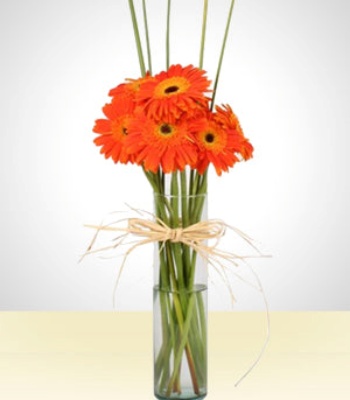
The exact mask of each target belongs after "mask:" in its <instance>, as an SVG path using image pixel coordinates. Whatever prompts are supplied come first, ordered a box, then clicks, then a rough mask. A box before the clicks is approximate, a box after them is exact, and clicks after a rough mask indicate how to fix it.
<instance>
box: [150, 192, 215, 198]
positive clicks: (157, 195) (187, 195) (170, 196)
mask: <svg viewBox="0 0 350 400" xmlns="http://www.w3.org/2000/svg"><path fill="white" fill-rule="evenodd" d="M207 194H208V193H207V192H205V193H198V194H185V195H183V194H177V195H175V194H165V193H156V192H155V193H154V197H167V198H177V199H179V198H184V197H185V198H191V197H192V198H195V197H197V198H198V197H206V196H207Z"/></svg>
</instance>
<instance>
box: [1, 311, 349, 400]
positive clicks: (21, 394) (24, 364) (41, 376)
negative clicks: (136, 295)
mask: <svg viewBox="0 0 350 400" xmlns="http://www.w3.org/2000/svg"><path fill="white" fill-rule="evenodd" d="M265 334H266V321H265V314H264V313H260V312H211V313H209V347H208V349H209V375H208V386H209V388H208V391H209V394H208V396H207V399H208V400H210V399H211V400H214V399H215V400H218V399H225V400H226V399H228V400H230V399H237V400H241V399H259V400H260V399H269V400H274V399H278V400H282V399H283V400H289V399H293V400H295V399H299V400H304V399H305V400H308V399H318V400H319V399H329V400H343V399H344V400H345V399H347V400H348V399H350V312H272V313H271V339H270V342H269V345H268V347H267V349H266V352H265V353H264V356H263V358H262V359H261V361H260V363H259V364H258V365H257V367H256V368H255V369H254V370H253V371H252V372H251V374H250V375H248V376H247V378H246V379H245V380H244V381H243V382H242V383H241V384H240V385H238V387H235V385H234V383H235V381H237V380H238V379H239V378H240V376H241V375H243V374H244V372H245V371H246V370H247V369H248V368H249V366H250V365H251V363H252V362H254V360H255V359H256V356H257V355H258V353H259V351H260V348H261V346H262V345H263V343H264V340H265ZM152 374H153V372H152V314H151V313H147V312H133V313H126V312H1V313H0V399H2V400H27V399H30V400H31V399H35V400H43V399H45V400H56V399H60V400H62V399H68V400H70V399H75V400H80V399H84V400H112V399H113V400H119V399H120V400H122V399H130V400H132V399H139V400H140V399H142V400H150V399H154V397H153V387H152Z"/></svg>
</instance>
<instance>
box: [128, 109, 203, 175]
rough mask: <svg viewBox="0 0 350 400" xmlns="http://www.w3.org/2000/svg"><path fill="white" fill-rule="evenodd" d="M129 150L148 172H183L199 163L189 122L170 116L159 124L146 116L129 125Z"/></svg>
mask: <svg viewBox="0 0 350 400" xmlns="http://www.w3.org/2000/svg"><path fill="white" fill-rule="evenodd" d="M129 131H130V135H129V136H128V137H127V140H126V147H127V151H128V153H129V154H130V155H132V156H134V158H135V162H136V163H137V164H139V165H143V167H144V168H145V170H146V171H152V172H157V171H158V169H159V167H161V168H162V170H163V172H165V173H170V172H174V171H177V170H180V171H182V170H183V169H184V168H185V166H186V165H193V164H194V163H195V162H196V160H197V148H196V145H195V143H194V139H193V137H192V136H191V134H190V133H189V132H188V128H187V121H185V120H175V118H174V117H172V116H169V117H168V118H164V119H162V120H159V121H156V120H153V119H150V118H148V117H147V116H146V115H145V114H140V115H139V116H137V117H136V118H135V119H134V120H133V121H132V122H131V124H130V126H129Z"/></svg>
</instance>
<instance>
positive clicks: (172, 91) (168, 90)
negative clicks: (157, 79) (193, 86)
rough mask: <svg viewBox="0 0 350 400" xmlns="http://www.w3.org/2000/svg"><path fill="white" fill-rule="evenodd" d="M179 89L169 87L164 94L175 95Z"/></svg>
mask: <svg viewBox="0 0 350 400" xmlns="http://www.w3.org/2000/svg"><path fill="white" fill-rule="evenodd" d="M179 89H180V88H179V87H178V86H175V85H173V86H169V87H167V88H166V89H165V90H164V93H166V94H169V93H175V92H177V91H178V90H179Z"/></svg>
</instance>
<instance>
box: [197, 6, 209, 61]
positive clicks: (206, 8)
mask: <svg viewBox="0 0 350 400" xmlns="http://www.w3.org/2000/svg"><path fill="white" fill-rule="evenodd" d="M207 16H208V0H204V7H203V22H202V36H201V48H200V54H199V68H200V69H203V60H204V47H205V34H206V30H207Z"/></svg>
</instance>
